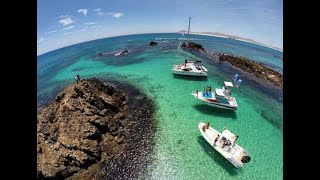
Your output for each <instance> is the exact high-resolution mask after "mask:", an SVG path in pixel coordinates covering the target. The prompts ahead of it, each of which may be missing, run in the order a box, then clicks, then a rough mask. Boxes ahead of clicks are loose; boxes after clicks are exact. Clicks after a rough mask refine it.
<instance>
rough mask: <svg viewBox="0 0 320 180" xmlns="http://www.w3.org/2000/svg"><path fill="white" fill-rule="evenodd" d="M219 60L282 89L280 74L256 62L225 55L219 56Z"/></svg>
mask: <svg viewBox="0 0 320 180" xmlns="http://www.w3.org/2000/svg"><path fill="white" fill-rule="evenodd" d="M219 60H220V61H226V62H229V63H230V64H232V65H233V66H234V67H237V68H239V69H241V70H244V71H246V72H249V73H253V74H255V76H256V77H258V78H263V79H266V80H268V81H270V82H272V83H273V84H274V85H276V86H280V87H283V76H282V74H280V73H279V72H277V71H275V70H273V69H270V68H268V67H266V66H264V65H261V64H259V63H257V62H254V61H251V60H249V59H246V58H244V57H237V56H231V55H225V54H221V55H220V56H219Z"/></svg>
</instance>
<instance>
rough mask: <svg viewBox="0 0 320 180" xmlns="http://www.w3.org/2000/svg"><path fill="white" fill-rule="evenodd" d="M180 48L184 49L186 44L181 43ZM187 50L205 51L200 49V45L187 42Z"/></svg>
mask: <svg viewBox="0 0 320 180" xmlns="http://www.w3.org/2000/svg"><path fill="white" fill-rule="evenodd" d="M181 47H182V48H183V49H186V43H183V44H182V45H181ZM188 50H196V51H201V52H202V51H205V49H204V48H203V47H202V45H201V44H197V43H195V42H189V43H188Z"/></svg>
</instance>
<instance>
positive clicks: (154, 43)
mask: <svg viewBox="0 0 320 180" xmlns="http://www.w3.org/2000/svg"><path fill="white" fill-rule="evenodd" d="M155 45H158V43H157V42H153V41H151V42H150V43H149V46H155Z"/></svg>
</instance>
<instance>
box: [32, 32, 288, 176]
mask: <svg viewBox="0 0 320 180" xmlns="http://www.w3.org/2000/svg"><path fill="white" fill-rule="evenodd" d="M180 37H181V35H178V34H146V35H130V36H120V37H113V38H107V39H101V40H96V41H91V42H87V43H81V44H78V45H74V46H70V47H66V48H63V49H59V50H56V51H53V52H50V53H47V54H44V55H41V56H39V57H38V106H41V105H43V104H45V103H47V102H48V101H50V100H52V98H53V97H54V96H55V95H56V94H57V93H58V92H59V91H60V90H61V89H62V88H63V87H64V86H65V85H67V84H70V83H74V82H75V79H74V76H75V74H77V73H79V74H80V76H81V77H83V78H88V77H98V78H102V79H108V78H109V77H112V78H116V79H117V80H119V81H123V82H127V83H130V84H132V85H134V86H136V87H138V88H139V89H141V90H142V91H143V92H144V93H145V94H147V95H148V96H149V97H150V98H152V99H153V100H154V101H155V102H156V105H157V107H156V108H157V109H156V119H157V131H156V132H155V146H154V149H153V152H152V164H151V166H149V167H148V170H147V172H148V173H147V174H144V175H143V176H142V177H141V178H142V179H144V178H147V179H204V178H209V179H283V175H282V171H283V150H282V149H283V134H282V127H283V126H282V120H283V105H282V102H281V100H280V101H279V98H278V97H274V95H272V93H269V92H268V91H271V90H272V89H271V90H270V89H268V90H263V88H260V85H257V84H255V83H246V82H245V78H244V83H243V85H242V86H241V88H239V89H234V90H233V93H232V95H233V96H234V97H236V99H237V102H238V104H239V110H238V111H237V112H232V111H228V110H223V109H216V108H214V107H209V106H206V105H204V104H202V103H201V102H200V101H197V100H196V99H195V98H194V97H193V96H191V91H192V90H196V89H199V90H201V89H203V87H204V86H207V85H212V88H215V87H221V86H222V85H223V81H225V80H228V81H230V80H231V77H232V75H231V74H230V73H228V72H226V71H224V70H222V69H221V67H219V66H216V65H215V64H214V63H210V61H209V60H208V59H203V60H204V64H205V66H206V67H207V69H208V70H209V73H208V79H202V80H199V79H198V78H178V77H175V76H173V75H172V73H171V67H172V64H179V63H182V62H183V61H184V56H183V55H184V53H183V52H182V51H181V50H177V45H178V44H179V42H180V41H179V40H176V39H175V38H180ZM155 38H164V39H156V41H157V42H159V45H158V46H153V47H151V46H148V43H149V42H150V41H152V40H155ZM166 38H168V39H166ZM170 38H171V39H170ZM191 38H194V39H201V40H197V41H198V43H201V44H202V45H203V46H204V48H206V49H210V50H216V51H220V52H225V53H232V54H236V55H241V56H245V57H248V58H251V59H253V60H255V61H260V62H263V63H265V64H270V65H272V66H274V67H275V69H280V70H282V61H281V60H279V59H276V58H273V55H278V56H279V54H280V55H281V57H282V53H281V52H279V51H275V50H272V49H269V48H265V47H261V46H258V45H253V44H248V43H244V42H239V41H235V40H232V39H224V38H217V37H208V36H197V35H194V36H191ZM124 48H127V49H128V50H129V52H130V53H129V54H128V55H126V56H123V57H114V56H113V55H112V53H114V52H115V51H116V50H118V49H124ZM164 50H166V51H167V52H168V53H164V52H163V51H164ZM102 52H104V53H105V56H102V57H99V56H98V55H97V54H98V53H102ZM189 56H190V57H191V58H196V57H194V56H193V55H191V54H189ZM280 96H282V94H280ZM280 99H281V98H280ZM201 121H202V122H207V121H209V122H210V124H211V126H213V127H214V128H216V129H217V130H219V131H222V129H223V127H225V126H226V127H228V128H229V129H230V130H232V131H233V132H234V133H235V134H238V135H239V139H238V140H237V141H238V144H239V145H241V146H242V147H244V148H245V149H246V150H247V151H248V152H249V154H250V155H251V158H252V159H251V162H250V163H248V164H245V166H244V167H243V168H242V169H236V168H234V167H233V166H232V165H231V164H230V163H229V162H228V161H227V160H225V159H224V158H223V157H222V156H221V155H220V154H218V153H217V152H215V150H214V149H213V148H211V147H210V146H208V144H207V143H206V142H205V141H204V139H203V138H202V137H201V136H200V132H199V130H198V128H197V125H198V123H199V122H201Z"/></svg>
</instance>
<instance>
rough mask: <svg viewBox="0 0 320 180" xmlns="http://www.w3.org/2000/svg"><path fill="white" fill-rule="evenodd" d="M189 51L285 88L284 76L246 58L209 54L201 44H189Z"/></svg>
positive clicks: (216, 53) (183, 45) (184, 45)
mask: <svg viewBox="0 0 320 180" xmlns="http://www.w3.org/2000/svg"><path fill="white" fill-rule="evenodd" d="M182 48H184V49H185V48H186V43H183V44H182ZM188 49H190V50H196V51H199V52H200V53H203V54H205V55H206V56H208V57H209V58H210V59H219V60H220V61H225V62H228V63H230V64H231V65H233V66H234V67H236V68H239V69H241V70H243V71H245V72H248V73H253V74H254V75H255V76H256V77H257V78H263V79H265V80H267V81H269V82H271V83H273V84H274V85H276V86H279V87H283V75H282V74H281V73H279V72H277V71H275V70H273V69H271V68H269V67H267V66H265V65H263V64H260V63H257V62H254V61H252V60H249V59H246V58H244V57H239V56H233V55H228V54H224V53H218V52H209V51H207V50H205V49H204V48H203V47H202V45H201V44H197V43H194V42H190V43H188Z"/></svg>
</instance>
